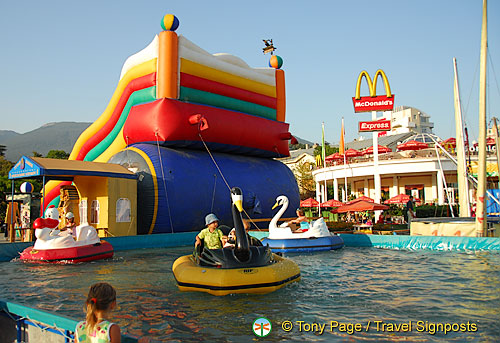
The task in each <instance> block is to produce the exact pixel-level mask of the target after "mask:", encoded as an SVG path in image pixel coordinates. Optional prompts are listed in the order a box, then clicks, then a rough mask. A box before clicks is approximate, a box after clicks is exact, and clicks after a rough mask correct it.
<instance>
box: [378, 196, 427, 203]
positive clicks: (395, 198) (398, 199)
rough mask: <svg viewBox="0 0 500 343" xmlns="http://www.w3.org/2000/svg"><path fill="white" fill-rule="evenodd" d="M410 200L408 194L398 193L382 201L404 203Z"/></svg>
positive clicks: (417, 200) (418, 200)
mask: <svg viewBox="0 0 500 343" xmlns="http://www.w3.org/2000/svg"><path fill="white" fill-rule="evenodd" d="M408 200H410V196H409V195H408V194H398V195H396V196H393V197H392V198H390V199H387V200H386V201H384V204H406V203H407V202H408ZM414 201H415V202H420V199H414Z"/></svg>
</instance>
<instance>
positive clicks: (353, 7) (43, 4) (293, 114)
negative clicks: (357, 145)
mask: <svg viewBox="0 0 500 343" xmlns="http://www.w3.org/2000/svg"><path fill="white" fill-rule="evenodd" d="M167 13H172V14H175V15H176V16H177V17H178V18H179V21H180V26H179V29H178V30H177V32H178V33H179V34H182V35H184V36H186V37H187V38H188V39H189V40H191V41H193V42H194V43H195V44H197V45H198V46H200V47H201V48H203V49H205V50H207V51H209V52H210V53H218V52H227V53H231V54H233V55H236V56H238V57H241V58H242V59H244V60H245V61H246V62H247V63H248V64H249V65H250V66H252V67H265V66H267V63H268V60H269V55H264V54H263V53H262V47H263V42H262V39H269V38H272V39H273V41H274V43H275V46H276V47H277V50H276V54H277V55H279V56H281V57H282V58H283V61H284V64H283V69H284V70H285V73H286V74H285V75H286V87H287V92H286V96H287V119H286V120H287V122H289V123H290V127H291V132H292V134H294V135H297V136H299V137H301V138H304V139H307V140H310V141H317V142H319V141H320V140H321V123H322V122H324V123H325V135H326V140H327V141H329V142H332V143H334V142H338V140H339V138H340V124H341V118H342V117H344V118H345V123H346V124H345V125H346V136H347V139H348V140H352V139H353V138H356V137H357V135H358V133H357V127H358V126H357V125H358V122H359V121H360V120H370V119H371V114H370V113H361V114H354V110H353V106H352V100H351V98H352V97H353V96H354V93H355V86H356V81H357V78H358V75H359V73H360V72H361V71H362V70H367V71H368V72H369V73H370V74H371V75H373V74H374V73H375V71H376V70H377V69H379V68H380V69H383V70H384V71H385V73H386V74H387V76H388V78H389V82H390V85H391V88H392V92H393V93H394V94H395V95H396V106H400V105H404V106H412V107H416V108H418V109H419V110H420V111H422V112H425V113H427V114H428V115H430V116H431V121H432V122H434V124H435V129H434V132H435V133H436V134H437V135H439V136H440V137H442V138H443V139H446V138H448V137H450V136H455V127H454V107H453V65H452V59H453V57H456V58H457V60H458V68H459V80H460V90H461V97H462V106H463V110H464V116H465V121H466V125H467V126H468V128H469V132H470V137H471V140H472V139H476V138H477V130H478V93H479V90H478V89H479V87H478V84H479V81H478V79H479V49H480V35H481V15H482V1H481V0H463V1H456V0H414V1H405V0H392V1H389V0H380V1H355V0H353V1H337V0H330V1H314V0H312V1H279V0H275V1H269V0H267V1H261V0H252V1H234V0H233V1H217V0H212V1H166V0H163V1H156V0H154V1H136V0H135V1H128V0H122V1H118V0H116V1H111V0H108V1H102V0H99V1H94V0H87V1H78V2H77V1H68V0H65V1H62V0H59V1H54V0H47V1H2V2H1V4H0V31H1V32H2V34H1V36H0V43H1V50H0V51H1V53H0V66H1V82H0V94H1V98H0V99H1V107H0V116H1V120H0V129H2V130H14V131H17V132H19V133H24V132H27V131H31V130H33V129H36V128H38V127H40V126H42V125H43V124H46V123H49V122H58V121H79V122H93V121H95V120H96V119H97V118H98V117H99V116H100V114H101V113H102V111H103V110H104V109H105V108H106V106H107V104H108V101H109V100H110V98H111V96H112V94H113V92H114V90H115V87H116V85H117V83H118V79H119V75H120V71H121V67H122V65H123V62H124V61H125V60H126V58H127V57H128V56H130V55H132V54H134V53H135V52H137V51H139V50H141V49H143V48H144V47H145V46H146V45H147V44H148V43H149V42H150V41H151V40H152V39H153V37H154V35H155V34H157V33H158V32H160V31H161V27H160V20H161V18H162V17H163V15H164V14H167ZM488 13H489V26H488V29H489V32H488V33H489V57H488V63H489V65H488V78H489V79H488V88H487V90H488V101H487V104H488V110H487V114H488V118H487V120H488V121H489V120H490V119H491V117H492V116H500V90H499V84H500V1H493V0H490V1H489V5H488ZM379 84H381V82H380V81H379ZM384 92H385V90H384V89H383V87H382V86H381V85H380V86H379V89H378V94H382V93H384ZM362 95H368V89H367V87H366V84H365V83H364V84H363V87H362Z"/></svg>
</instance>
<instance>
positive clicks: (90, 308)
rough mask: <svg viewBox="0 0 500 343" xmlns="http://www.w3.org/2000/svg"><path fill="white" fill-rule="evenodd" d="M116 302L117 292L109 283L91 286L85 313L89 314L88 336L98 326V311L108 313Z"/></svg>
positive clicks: (87, 319) (87, 318)
mask: <svg viewBox="0 0 500 343" xmlns="http://www.w3.org/2000/svg"><path fill="white" fill-rule="evenodd" d="M115 300H116V291H115V289H114V288H113V286H111V285H110V284H109V283H107V282H99V283H96V284H94V285H92V286H90V289H89V294H88V295H87V300H86V301H85V305H86V306H85V307H84V309H83V310H84V311H85V312H87V317H86V321H87V334H88V333H89V332H92V331H94V327H95V326H96V324H97V320H98V318H97V316H96V314H95V312H96V311H108V310H109V309H110V307H111V304H112V303H113V301H115Z"/></svg>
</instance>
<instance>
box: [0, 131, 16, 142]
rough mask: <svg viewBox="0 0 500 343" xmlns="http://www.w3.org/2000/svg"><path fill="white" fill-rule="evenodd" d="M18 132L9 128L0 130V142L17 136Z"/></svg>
mask: <svg viewBox="0 0 500 343" xmlns="http://www.w3.org/2000/svg"><path fill="white" fill-rule="evenodd" d="M19 135H20V133H17V132H15V131H10V130H0V144H2V142H6V141H7V140H9V139H11V138H14V137H16V136H19Z"/></svg>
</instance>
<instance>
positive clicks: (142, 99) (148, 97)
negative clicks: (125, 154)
mask: <svg viewBox="0 0 500 343" xmlns="http://www.w3.org/2000/svg"><path fill="white" fill-rule="evenodd" d="M154 100H156V86H153V87H149V88H144V89H141V90H138V91H135V92H134V93H132V94H131V95H130V97H129V98H128V101H127V104H126V105H125V107H124V108H123V111H122V113H121V115H120V119H118V121H117V122H116V125H115V127H114V128H113V130H111V132H110V133H109V134H108V135H107V136H106V138H104V139H103V140H102V141H101V142H100V143H99V144H97V145H96V146H95V147H94V148H93V149H92V150H90V151H89V152H88V153H87V156H85V158H84V159H83V160H84V161H93V160H95V159H96V158H97V157H99V156H100V155H101V154H102V153H103V152H104V151H105V150H106V149H107V148H108V147H109V146H110V145H111V143H113V142H114V140H115V138H116V136H118V134H119V133H120V130H121V129H122V127H123V125H124V124H125V121H127V117H128V114H129V113H130V109H131V108H132V106H135V105H139V104H144V103H147V102H151V101H154Z"/></svg>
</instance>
